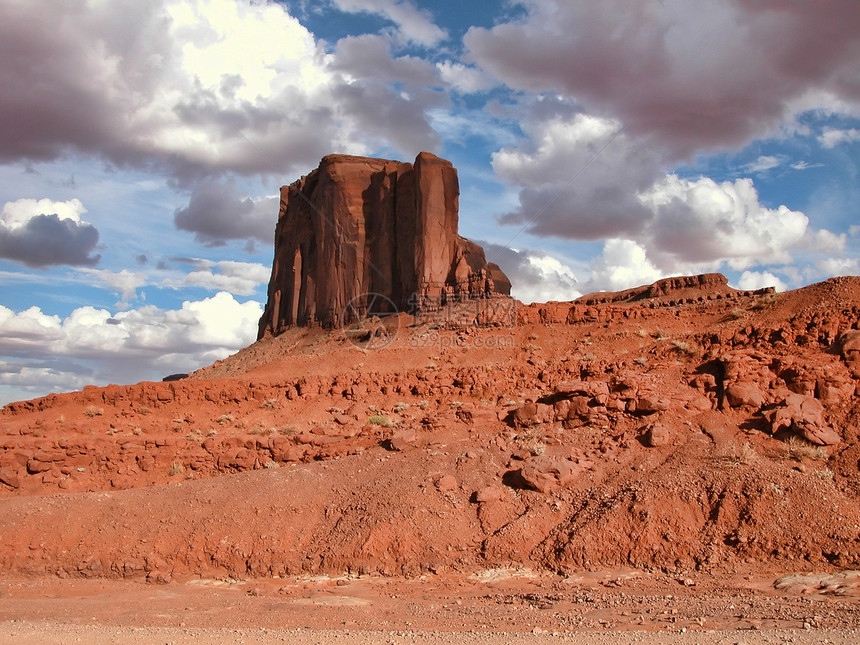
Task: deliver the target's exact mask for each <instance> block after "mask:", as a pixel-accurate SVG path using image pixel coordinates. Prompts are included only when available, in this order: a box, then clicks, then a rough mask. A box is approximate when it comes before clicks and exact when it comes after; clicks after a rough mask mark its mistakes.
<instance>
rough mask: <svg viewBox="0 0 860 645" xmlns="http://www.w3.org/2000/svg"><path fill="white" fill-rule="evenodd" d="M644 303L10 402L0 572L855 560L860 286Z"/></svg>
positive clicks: (450, 570) (504, 307)
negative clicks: (855, 341) (854, 342)
mask: <svg viewBox="0 0 860 645" xmlns="http://www.w3.org/2000/svg"><path fill="white" fill-rule="evenodd" d="M665 291H666V292H665V293H652V296H653V297H645V298H633V299H630V298H627V299H619V300H617V301H611V300H612V299H611V298H608V299H606V300H604V301H603V302H596V301H595V300H594V298H593V296H592V297H588V298H590V300H589V302H591V303H592V304H586V302H585V300H586V299H582V300H581V301H579V302H577V303H549V304H546V305H532V306H528V307H525V306H522V305H520V306H519V307H518V308H517V309H516V312H515V314H514V316H513V318H514V319H515V320H514V321H515V322H516V324H515V325H505V324H503V323H504V322H506V321H507V322H510V316H508V318H506V317H505V316H506V315H508V314H510V312H511V309H509V308H508V307H509V303H508V301H505V300H498V301H494V302H492V303H487V302H483V303H482V305H481V306H486V305H487V304H489V305H490V306H491V308H493V309H494V311H493V312H490V314H488V313H487V312H486V311H482V312H477V313H478V315H477V316H476V311H475V310H473V309H470V307H475V306H477V305H475V304H474V303H470V304H464V305H461V306H460V307H459V309H458V310H457V311H456V312H449V319H450V318H452V317H453V318H456V319H457V320H471V319H472V318H478V319H479V320H481V321H484V322H487V321H493V320H495V321H496V324H495V325H492V326H486V327H476V326H468V327H456V328H453V329H448V328H445V326H444V325H441V324H440V323H441V322H444V319H445V315H446V314H445V312H437V313H436V314H434V316H432V317H425V318H422V319H414V318H412V317H409V316H406V315H401V316H400V317H391V318H388V319H385V320H383V321H379V322H377V323H374V324H373V325H371V326H370V327H368V328H369V329H370V330H371V332H372V333H366V334H365V333H363V332H359V333H355V330H347V333H344V332H343V331H331V332H329V331H324V330H321V329H303V328H297V329H292V330H290V331H288V332H287V333H285V334H283V335H282V336H279V337H277V338H274V339H266V340H263V341H260V342H257V343H255V344H254V345H252V346H250V347H248V348H247V349H245V350H242V351H240V352H239V353H237V354H236V355H234V356H232V357H230V358H229V359H226V360H224V361H220V362H218V363H216V364H215V365H213V366H211V367H209V368H206V369H203V370H200V371H198V372H196V373H194V374H192V375H191V376H190V377H189V378H187V379H184V380H181V381H176V382H170V383H141V384H137V385H132V386H108V387H106V388H95V387H89V388H85V389H84V390H83V391H82V392H75V393H70V394H61V395H51V396H47V397H43V398H41V399H36V400H33V401H28V402H22V403H14V404H10V405H8V406H6V407H5V408H4V409H3V410H2V411H0V508H2V512H0V566H2V568H3V570H4V571H6V572H7V574H10V575H28V576H29V575H36V576H43V575H46V574H48V575H51V576H59V577H61V578H127V579H131V580H144V579H146V580H148V581H150V582H168V581H170V580H171V579H177V578H179V579H187V578H188V577H189V576H195V577H199V576H203V577H210V578H211V577H222V578H223V577H225V576H232V577H233V578H236V579H246V578H267V579H271V578H272V576H290V575H306V574H310V573H314V574H323V573H324V574H332V575H334V574H351V575H359V574H362V575H367V574H383V575H386V576H406V577H414V576H421V575H430V576H466V575H469V574H473V573H475V572H479V571H482V570H487V569H494V568H498V567H511V566H514V567H525V568H528V569H530V570H535V571H540V572H545V573H546V574H549V573H555V574H561V576H562V578H563V577H564V576H568V577H569V576H571V575H577V574H578V572H582V571H587V570H597V569H610V568H617V567H632V568H635V569H636V570H638V571H641V572H643V573H645V572H652V574H653V575H656V574H659V575H664V576H669V578H670V579H671V580H674V579H676V578H677V579H681V580H685V579H686V578H687V576H693V577H696V579H697V580H698V579H699V578H698V577H701V576H704V575H710V576H717V577H718V578H719V577H720V576H723V577H726V576H734V575H735V572H737V571H743V572H746V573H748V574H750V575H753V576H765V575H771V574H773V576H772V577H775V576H776V575H777V574H778V573H780V572H787V571H801V570H803V571H810V570H815V571H835V570H839V569H849V568H852V567H853V568H856V567H858V563H859V562H860V505H859V504H858V495H860V478H858V459H860V443H858V433H860V427H858V419H860V405H858V403H860V396H858V395H860V390H858V383H860V380H858V376H860V374H858V372H860V370H858V364H857V362H856V361H855V360H854V358H855V356H856V355H857V354H856V353H852V352H851V351H847V350H846V351H843V349H845V348H849V347H850V346H851V345H850V342H847V341H850V340H851V339H852V338H854V336H856V332H855V334H854V335H852V333H851V332H852V330H857V329H858V327H860V278H837V279H832V280H829V281H827V282H825V283H821V284H818V285H813V286H811V287H807V288H805V289H801V290H798V291H794V292H788V293H783V294H778V295H774V294H767V293H765V294H750V293H740V292H735V291H734V290H731V289H729V288H728V287H724V286H722V287H721V286H720V285H713V284H712V285H707V286H701V287H699V288H697V289H696V288H691V287H690V286H689V285H687V286H682V288H681V287H679V288H675V289H668V290H665ZM646 296H647V294H646ZM588 298H587V299H588ZM448 326H449V327H450V326H451V325H448ZM383 328H386V329H387V331H386V332H381V331H380V330H381V329H383ZM374 329H375V330H376V331H375V332H373V330H374ZM369 348H376V349H369ZM816 444H824V445H816ZM697 576H698V577H697ZM852 588H853V587H852ZM691 593H692V592H691ZM852 593H853V592H852ZM849 595H851V594H849Z"/></svg>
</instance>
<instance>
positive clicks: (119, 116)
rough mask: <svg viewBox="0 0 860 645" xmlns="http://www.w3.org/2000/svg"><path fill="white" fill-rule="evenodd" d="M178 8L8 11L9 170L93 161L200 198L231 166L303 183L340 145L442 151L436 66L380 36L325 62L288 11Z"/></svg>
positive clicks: (3, 23) (5, 151)
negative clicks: (151, 174) (434, 119)
mask: <svg viewBox="0 0 860 645" xmlns="http://www.w3.org/2000/svg"><path fill="white" fill-rule="evenodd" d="M177 4H178V0H162V1H160V2H155V1H153V2H133V1H129V0H122V1H119V0H117V1H116V2H108V3H83V2H78V3H70V4H69V5H68V6H64V8H63V11H60V12H53V13H52V14H51V19H50V20H47V19H46V18H45V9H44V7H43V6H41V5H40V4H39V3H28V2H14V3H8V2H7V3H2V5H0V86H2V87H3V92H2V94H0V122H2V123H6V124H11V123H14V124H15V127H7V128H0V162H11V161H19V160H23V161H26V160H51V159H56V158H58V157H61V156H63V155H66V154H68V153H74V152H82V153H85V154H94V155H99V156H102V157H103V158H105V159H106V160H108V161H109V162H110V163H111V164H113V165H115V166H117V167H119V168H123V167H138V168H146V169H148V170H157V171H160V172H163V173H166V174H167V175H168V176H170V177H171V178H172V179H173V181H174V185H175V186H178V187H181V188H186V189H187V188H188V187H190V186H192V185H193V184H194V183H195V182H197V181H200V180H201V179H202V178H206V177H211V176H213V175H218V174H222V173H225V172H233V173H238V174H243V175H252V174H269V175H271V174H275V175H281V176H283V175H286V176H293V175H294V174H297V173H299V172H302V171H304V170H306V169H307V168H308V167H311V166H313V165H315V164H316V163H317V161H318V160H319V159H320V158H321V157H322V156H323V155H325V154H328V153H330V152H333V151H361V150H363V149H367V148H371V149H374V150H376V149H380V148H384V147H386V146H388V147H392V148H394V149H396V150H397V151H398V152H400V153H402V154H404V155H406V156H411V155H414V154H415V152H416V149H422V148H428V147H433V146H435V145H438V139H437V138H436V137H435V133H433V131H432V128H431V127H430V125H429V119H428V117H427V115H426V113H425V111H426V110H427V109H428V108H429V107H432V106H434V105H437V104H438V103H439V100H440V99H439V93H438V92H434V91H433V90H425V89H424V88H423V85H424V84H427V83H431V84H432V83H435V82H437V81H434V73H433V70H434V68H433V66H432V64H430V63H428V62H425V61H421V60H419V59H416V58H410V57H400V58H394V57H393V56H392V55H391V53H390V51H389V50H388V48H387V46H386V45H385V44H384V43H383V42H381V41H377V40H374V39H373V38H372V37H369V38H366V39H355V40H351V39H348V42H345V43H343V44H342V45H341V46H340V53H337V52H336V53H335V54H333V55H332V54H325V55H324V54H323V52H322V51H321V49H320V48H319V47H318V46H317V43H316V41H315V38H314V36H313V35H312V34H311V33H310V32H308V31H307V29H305V28H304V27H303V26H302V25H301V24H300V23H299V22H298V21H297V20H295V19H294V18H293V17H291V16H290V15H289V14H288V13H287V9H286V8H285V7H284V5H282V4H278V3H273V2H251V1H250V0H212V1H211V2H202V0H187V1H186V2H184V3H182V4H183V5H184V6H183V11H173V10H172V9H175V6H174V5H177ZM395 4H396V3H395ZM237 5H238V11H237ZM392 6H394V5H392ZM404 6H405V5H404ZM397 7H400V5H399V4H398V5H397V6H396V7H395V9H397ZM401 8H402V7H401ZM397 10H398V11H399V10H400V9H397ZM233 13H235V18H234V19H232V20H229V21H228V20H225V19H224V18H225V16H230V15H231V14H233ZM407 17H408V16H407ZM404 19H405V18H404ZM261 30H263V31H265V30H269V36H270V38H267V39H265V40H266V48H265V51H264V52H262V53H261V51H260V49H259V46H258V45H259V41H260V38H261V36H260V32H261ZM341 57H345V58H346V60H342V59H341ZM407 86H408V87H410V88H411V89H410V91H409V92H408V96H407V93H405V92H403V88H404V87H407Z"/></svg>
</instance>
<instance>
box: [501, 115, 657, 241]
mask: <svg viewBox="0 0 860 645" xmlns="http://www.w3.org/2000/svg"><path fill="white" fill-rule="evenodd" d="M546 109H547V107H546V106H538V107H536V110H541V111H543V110H546ZM549 109H550V110H553V111H555V110H557V111H558V112H557V113H554V114H550V115H549V116H547V115H545V114H539V115H536V116H534V117H532V118H530V119H529V120H528V121H527V122H526V123H525V125H524V130H525V131H526V133H527V135H528V139H526V140H525V141H523V142H521V144H520V145H519V146H512V147H505V148H502V149H501V150H499V151H498V152H495V153H494V154H493V157H492V164H493V170H495V172H496V173H497V174H498V175H499V176H500V177H501V178H502V179H504V180H505V181H506V182H508V183H510V184H513V185H518V186H521V187H522V189H521V191H520V195H519V202H520V204H519V208H518V209H517V210H516V211H514V212H512V213H508V214H506V215H505V216H504V217H503V218H502V222H503V223H508V224H523V225H524V226H525V227H526V228H527V230H528V231H529V232H531V233H534V234H536V235H557V236H560V237H568V238H576V239H585V240H596V239H600V238H604V237H609V236H613V235H616V236H617V235H619V234H620V233H625V234H628V235H631V234H633V233H635V232H637V231H639V230H640V229H641V228H642V226H643V225H644V223H645V222H646V221H647V219H648V218H649V215H650V213H649V211H648V210H647V209H646V208H645V207H644V206H643V205H642V203H641V202H640V201H639V200H638V199H637V193H639V192H640V191H644V190H646V189H647V188H648V187H649V186H651V185H652V184H653V183H654V182H655V181H656V180H657V179H658V178H659V177H660V176H661V175H662V174H663V173H662V171H661V170H660V168H661V165H662V164H661V156H660V151H659V150H658V149H656V148H654V147H651V146H647V145H644V144H643V143H641V142H636V141H632V140H631V139H630V138H628V137H627V136H626V135H625V134H624V132H622V129H621V124H620V123H619V122H617V121H614V120H611V119H604V118H599V117H595V116H591V115H587V114H583V113H575V112H574V113H571V112H570V108H569V107H566V106H564V105H563V104H556V105H554V106H550V107H549Z"/></svg>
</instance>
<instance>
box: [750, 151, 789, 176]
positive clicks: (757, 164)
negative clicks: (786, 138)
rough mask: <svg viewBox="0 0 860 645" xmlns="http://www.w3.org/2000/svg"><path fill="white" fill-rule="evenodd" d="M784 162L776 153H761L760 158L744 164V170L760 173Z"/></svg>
mask: <svg viewBox="0 0 860 645" xmlns="http://www.w3.org/2000/svg"><path fill="white" fill-rule="evenodd" d="M781 163H782V160H781V159H780V158H779V157H776V156H774V155H761V156H760V157H759V158H758V159H756V160H755V161H753V162H752V163H748V164H747V165H746V166H744V172H748V173H760V172H765V171H766V170H771V169H772V168H776V167H777V166H779V165H780V164H781Z"/></svg>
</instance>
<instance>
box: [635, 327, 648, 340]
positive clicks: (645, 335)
mask: <svg viewBox="0 0 860 645" xmlns="http://www.w3.org/2000/svg"><path fill="white" fill-rule="evenodd" d="M636 333H637V334H638V335H639V338H648V332H647V331H646V330H644V329H640V330H639V331H637V332H636Z"/></svg>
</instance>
